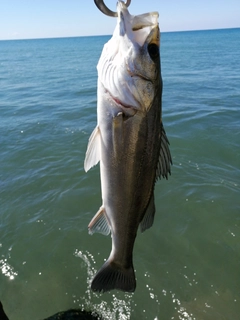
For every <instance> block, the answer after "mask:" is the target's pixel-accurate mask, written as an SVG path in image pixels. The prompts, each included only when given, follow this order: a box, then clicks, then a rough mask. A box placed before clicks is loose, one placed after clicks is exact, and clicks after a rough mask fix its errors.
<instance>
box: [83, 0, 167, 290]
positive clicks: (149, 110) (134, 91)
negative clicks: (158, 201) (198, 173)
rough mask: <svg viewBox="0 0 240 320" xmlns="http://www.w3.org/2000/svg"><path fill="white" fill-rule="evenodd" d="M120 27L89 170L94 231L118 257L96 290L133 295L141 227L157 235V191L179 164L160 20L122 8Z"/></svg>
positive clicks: (110, 49) (103, 62)
mask: <svg viewBox="0 0 240 320" xmlns="http://www.w3.org/2000/svg"><path fill="white" fill-rule="evenodd" d="M117 12H118V20H117V26H116V28H115V31H114V33H113V36H112V38H111V39H110V40H109V41H108V42H107V43H106V44H105V45H104V48H103V51H102V55H101V57H100V60H99V62H98V65H97V70H98V105H97V118H98V123H97V127H96V128H95V130H94V131H93V133H92V135H91V136H90V138H89V143H88V148H87V152H86V158H85V162H84V168H85V171H86V172H87V171H88V170H89V169H90V168H91V167H93V166H94V165H96V164H97V163H98V162H99V161H100V173H101V190H102V206H101V207H100V209H99V211H98V212H97V214H96V215H95V216H94V217H93V219H92V220H91V222H90V224H89V226H88V227H89V232H90V233H91V234H92V233H94V232H100V233H102V234H104V235H108V234H109V233H110V232H111V235H112V251H111V253H110V256H109V258H108V260H107V261H106V262H105V263H104V265H103V266H102V268H101V269H100V270H99V271H98V272H97V274H96V275H95V277H94V279H93V281H92V284H91V288H92V290H94V291H99V292H104V291H109V290H112V289H118V290H122V291H128V292H133V291H135V288H136V279H135V273H134V269H133V261H132V255H133V246H134V241H135V238H136V235H137V230H138V227H139V226H140V230H141V232H143V231H144V230H146V229H148V228H150V227H151V226H152V224H153V219H154V214H155V204H154V185H155V182H156V180H157V179H158V178H159V177H160V176H163V177H165V178H167V177H168V174H169V173H170V165H171V163H172V160H171V155H170V151H169V142H168V139H167V137H166V134H165V131H164V128H163V124H162V120H161V104H162V102H161V100H162V78H161V66H160V54H159V41H160V32H159V27H158V13H157V12H151V13H146V14H142V15H137V16H133V15H131V14H130V13H129V12H128V9H127V6H126V5H125V3H124V2H122V1H118V3H117Z"/></svg>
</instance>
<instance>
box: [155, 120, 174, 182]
mask: <svg viewBox="0 0 240 320" xmlns="http://www.w3.org/2000/svg"><path fill="white" fill-rule="evenodd" d="M161 126H162V132H161V147H160V153H159V160H158V166H157V172H156V180H157V179H158V178H161V176H162V177H163V178H166V179H168V174H171V165H172V157H171V153H170V150H169V141H168V138H167V135H166V132H165V130H164V127H163V124H161Z"/></svg>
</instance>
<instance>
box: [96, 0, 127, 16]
mask: <svg viewBox="0 0 240 320" xmlns="http://www.w3.org/2000/svg"><path fill="white" fill-rule="evenodd" d="M94 2H95V4H96V6H97V7H98V9H99V10H100V11H101V12H102V13H104V14H106V15H107V16H109V17H117V16H118V14H117V12H114V11H112V10H110V9H108V7H107V6H106V5H105V3H104V1H103V0H94ZM130 3H131V0H126V2H125V5H126V6H127V7H128V6H129V5H130Z"/></svg>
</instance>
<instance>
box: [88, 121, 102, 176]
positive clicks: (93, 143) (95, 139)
mask: <svg viewBox="0 0 240 320" xmlns="http://www.w3.org/2000/svg"><path fill="white" fill-rule="evenodd" d="M100 146H101V135H100V129H99V127H96V128H95V129H94V130H93V132H92V134H91V136H90V138H89V141H88V147H87V152H86V157H85V161H84V170H85V171H86V172H87V171H88V170H89V169H91V168H92V167H93V166H95V165H96V164H97V163H98V162H99V161H100Z"/></svg>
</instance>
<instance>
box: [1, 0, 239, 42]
mask: <svg viewBox="0 0 240 320" xmlns="http://www.w3.org/2000/svg"><path fill="white" fill-rule="evenodd" d="M116 2H117V0H105V3H106V4H107V6H108V7H109V8H110V9H111V10H113V11H115V8H116ZM129 11H130V13H131V14H141V13H145V12H150V11H158V12H159V25H160V29H161V32H168V31H185V30H205V29H221V28H238V27H240V0H132V2H131V4H130V7H129ZM115 24H116V19H115V18H111V17H107V16H105V15H104V14H102V13H101V12H100V11H99V10H98V9H97V7H96V6H95V3H94V1H93V0H0V40H8V39H35V38H55V37H76V36H89V35H109V34H112V32H113V30H114V27H115Z"/></svg>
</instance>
